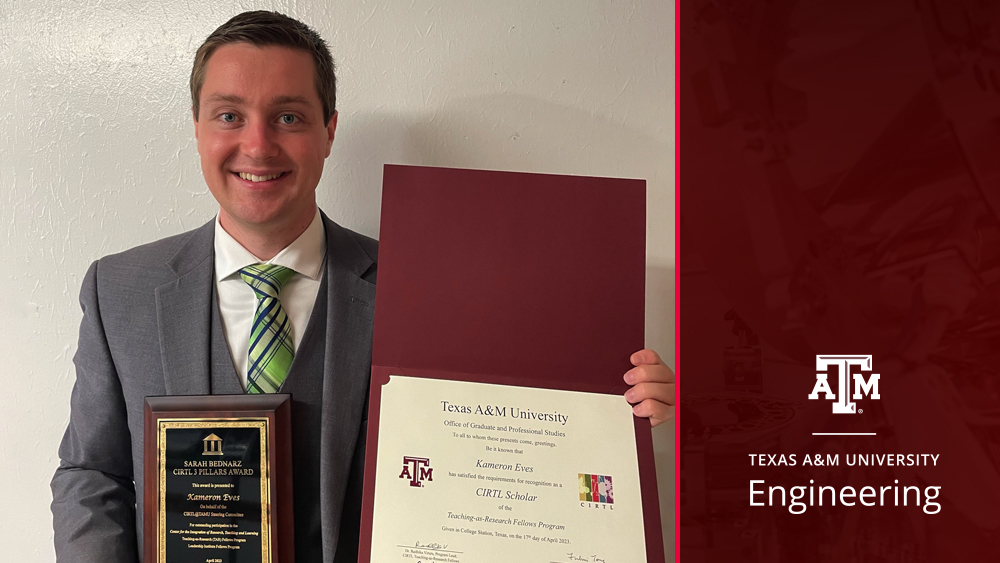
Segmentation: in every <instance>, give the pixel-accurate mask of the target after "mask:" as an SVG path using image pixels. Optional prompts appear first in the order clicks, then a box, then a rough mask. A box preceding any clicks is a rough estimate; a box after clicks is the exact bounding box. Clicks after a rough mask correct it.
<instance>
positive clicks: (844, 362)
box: [809, 354, 881, 414]
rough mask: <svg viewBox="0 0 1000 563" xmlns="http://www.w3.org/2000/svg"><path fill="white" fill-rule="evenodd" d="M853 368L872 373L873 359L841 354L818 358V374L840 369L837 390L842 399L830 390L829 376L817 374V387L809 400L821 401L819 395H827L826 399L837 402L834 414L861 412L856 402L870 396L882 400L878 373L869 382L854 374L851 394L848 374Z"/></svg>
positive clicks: (869, 356) (868, 356)
mask: <svg viewBox="0 0 1000 563" xmlns="http://www.w3.org/2000/svg"><path fill="white" fill-rule="evenodd" d="M851 366H861V371H869V372H870V371H871V370H872V357H871V355H870V354H869V355H867V356H858V355H854V356H842V355H839V354H838V355H829V356H816V371H817V372H820V371H827V370H828V369H829V368H831V367H836V368H838V369H839V371H840V378H839V386H838V387H837V389H838V390H839V391H840V397H837V394H836V393H834V392H833V389H830V382H829V381H827V379H826V376H827V374H826V373H816V385H815V386H814V387H813V390H812V393H809V398H810V399H819V398H820V397H819V394H820V393H823V394H824V395H826V396H825V397H823V398H824V399H827V400H829V401H834V400H835V401H837V402H836V403H834V404H833V412H834V414H840V413H849V414H853V413H855V412H861V411H859V410H858V405H857V403H855V402H854V400H856V399H862V398H864V396H865V395H868V397H869V398H870V399H880V398H881V397H879V394H878V377H879V374H877V373H873V374H871V376H870V377H869V378H868V381H865V377H864V376H863V375H861V374H860V373H855V374H853V379H854V393H853V394H852V393H851V392H850V378H849V377H848V376H847V374H848V373H849V372H850V368H851Z"/></svg>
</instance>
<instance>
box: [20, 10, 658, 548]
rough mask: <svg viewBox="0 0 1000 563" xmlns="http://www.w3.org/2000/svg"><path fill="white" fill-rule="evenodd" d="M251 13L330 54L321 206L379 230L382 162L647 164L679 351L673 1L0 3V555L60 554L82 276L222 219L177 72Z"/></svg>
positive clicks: (653, 247)
mask: <svg viewBox="0 0 1000 563" xmlns="http://www.w3.org/2000/svg"><path fill="white" fill-rule="evenodd" d="M259 8H268V9H275V10H279V11H282V12H285V13H288V14H290V15H292V16H295V17H298V18H300V19H302V20H303V21H306V22H307V23H310V24H311V25H313V26H314V27H315V28H316V29H317V30H318V31H319V32H320V33H321V34H322V35H323V36H324V37H325V38H326V39H327V40H328V42H329V43H330V45H331V48H332V50H333V53H334V57H335V58H336V60H337V62H338V64H339V75H340V97H339V106H340V107H339V109H340V112H341V116H340V129H339V131H338V134H337V139H336V142H335V143H334V149H333V154H332V155H331V157H330V159H329V161H328V163H327V167H326V173H325V175H324V178H323V181H322V182H321V184H320V193H321V195H320V205H321V207H323V208H324V209H325V210H326V211H328V212H329V213H330V214H331V216H332V217H333V218H334V219H335V220H337V221H339V222H341V223H342V224H345V225H346V226H348V227H351V228H354V229H357V230H360V231H361V232H363V233H366V234H369V235H372V236H377V235H378V216H379V200H380V186H381V171H382V164H383V163H385V162H392V163H402V164H421V165H432V166H455V167H471V168H493V169H504V170H518V171H529V172H549V173H568V174H583V175H604V176H624V177H640V178H646V179H647V180H648V181H649V183H648V193H649V196H648V204H649V212H648V216H649V218H648V233H649V235H648V255H649V259H648V309H647V343H648V345H650V346H653V347H655V348H657V349H658V350H660V351H661V352H662V353H663V354H664V356H666V357H668V358H669V359H670V360H672V358H673V281H672V279H673V270H674V254H673V248H674V239H673V225H674V221H673V216H674V210H673V193H674V192H673V130H674V129H673V74H674V67H673V64H674V63H673V47H672V46H673V31H672V30H673V6H672V2H669V0H631V1H624V2H623V1H612V0H530V1H529V0H503V1H498V0H436V1H432V0H412V1H399V0H382V1H367V2H366V1H357V2H350V1H348V2H333V1H329V0H315V1H305V0H299V1H296V0H289V1H287V2H232V1H229V2H227V1H218V2H191V1H186V2H164V1H163V0H157V1H155V2H154V1H148V0H127V1H126V0H93V1H91V2H71V1H68V0H0V264H2V268H0V319H2V323H0V357H2V358H3V366H4V369H3V371H2V373H0V382H2V384H3V385H2V391H0V507H2V509H0V548H2V549H3V555H2V556H0V559H3V560H5V561H26V562H34V561H52V560H53V559H54V555H53V549H52V547H51V543H52V540H51V538H52V532H51V518H50V513H49V508H48V504H49V502H50V500H51V494H50V492H49V488H48V482H49V478H50V477H51V474H52V471H53V470H54V469H55V467H56V465H57V463H58V461H57V456H56V448H57V446H58V443H59V439H60V438H61V435H62V432H63V429H64V427H65V424H66V421H67V417H68V414H69V412H68V411H69V393H70V388H71V386H72V383H73V380H74V372H73V367H72V363H71V358H72V356H73V353H74V351H75V348H76V331H77V326H78V323H79V320H80V315H81V314H80V310H79V306H78V304H77V293H78V291H79V285H80V279H81V277H82V276H83V274H84V272H85V271H86V268H87V266H88V264H89V263H90V262H91V261H92V260H94V259H95V258H98V257H100V256H102V255H104V254H107V253H111V252H116V251H119V250H122V249H124V248H127V247H131V246H134V245H136V244H140V243H144V242H148V241H151V240H155V239H158V238H161V237H164V236H167V235H172V234H175V233H178V232H180V231H183V230H186V229H189V228H192V227H195V226H197V225H200V224H202V223H203V222H205V221H206V220H208V219H209V218H211V217H212V215H213V213H214V209H215V204H214V200H213V199H212V196H211V194H209V192H208V190H207V188H206V187H205V185H204V182H203V181H202V178H201V172H200V170H199V167H198V159H197V155H196V153H195V143H194V138H193V133H192V127H191V123H190V117H189V116H190V112H189V105H190V101H189V97H188V90H187V78H188V73H189V71H190V66H191V61H192V58H193V53H194V50H195V49H196V48H197V46H198V44H199V43H200V42H201V41H202V40H203V39H204V38H205V36H206V35H207V34H208V33H209V32H211V31H212V30H213V29H214V28H215V27H216V26H218V25H219V24H221V23H222V22H224V21H225V20H227V19H228V18H229V17H231V16H232V15H234V14H235V13H238V12H240V11H243V10H247V9H259ZM664 426H665V427H668V428H664V427H661V428H660V429H657V430H658V432H656V437H657V450H658V462H659V465H660V475H661V479H660V483H661V497H662V498H663V500H664V502H667V501H668V495H666V494H664V493H668V492H669V491H668V490H667V489H669V490H670V491H672V489H673V485H672V471H669V470H670V468H669V467H668V465H669V464H671V463H672V456H668V455H667V454H668V453H669V451H670V450H672V444H671V442H670V441H669V439H668V438H669V436H670V434H672V425H664ZM661 430H662V431H661ZM670 512H672V506H670V505H669V504H667V505H665V506H664V517H665V520H666V521H667V522H671V520H670ZM672 528H673V526H672V525H670V526H669V527H668V528H667V530H668V531H669V530H672ZM668 535H669V534H668ZM668 544H671V545H672V543H671V541H670V540H668ZM670 551H672V549H671V550H670Z"/></svg>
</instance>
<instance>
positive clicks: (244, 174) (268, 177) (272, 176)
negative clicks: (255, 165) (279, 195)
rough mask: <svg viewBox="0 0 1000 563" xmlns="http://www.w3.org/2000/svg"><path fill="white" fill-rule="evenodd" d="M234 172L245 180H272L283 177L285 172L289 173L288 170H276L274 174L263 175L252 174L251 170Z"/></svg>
mask: <svg viewBox="0 0 1000 563" xmlns="http://www.w3.org/2000/svg"><path fill="white" fill-rule="evenodd" d="M233 174H236V175H237V176H239V177H240V178H242V179H244V180H247V181H248V182H268V181H270V180H277V179H278V178H281V177H282V176H284V175H285V174H288V172H276V173H274V174H265V175H263V176H258V175H256V174H250V173H249V172H233Z"/></svg>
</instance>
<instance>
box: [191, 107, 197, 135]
mask: <svg viewBox="0 0 1000 563" xmlns="http://www.w3.org/2000/svg"><path fill="white" fill-rule="evenodd" d="M191 117H192V118H193V119H194V140H195V141H197V140H198V114H197V113H195V111H194V106H191Z"/></svg>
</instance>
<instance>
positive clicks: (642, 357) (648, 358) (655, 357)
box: [629, 348, 663, 366]
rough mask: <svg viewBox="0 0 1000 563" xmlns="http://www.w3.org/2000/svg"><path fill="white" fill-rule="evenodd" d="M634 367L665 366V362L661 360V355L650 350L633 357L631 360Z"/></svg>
mask: <svg viewBox="0 0 1000 563" xmlns="http://www.w3.org/2000/svg"><path fill="white" fill-rule="evenodd" d="M629 361H631V362H632V365H633V366H639V365H642V364H663V360H661V359H660V355H659V354H657V353H656V352H655V351H653V350H650V349H649V348H646V349H643V350H639V351H638V352H636V353H635V354H632V357H630V358H629Z"/></svg>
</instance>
